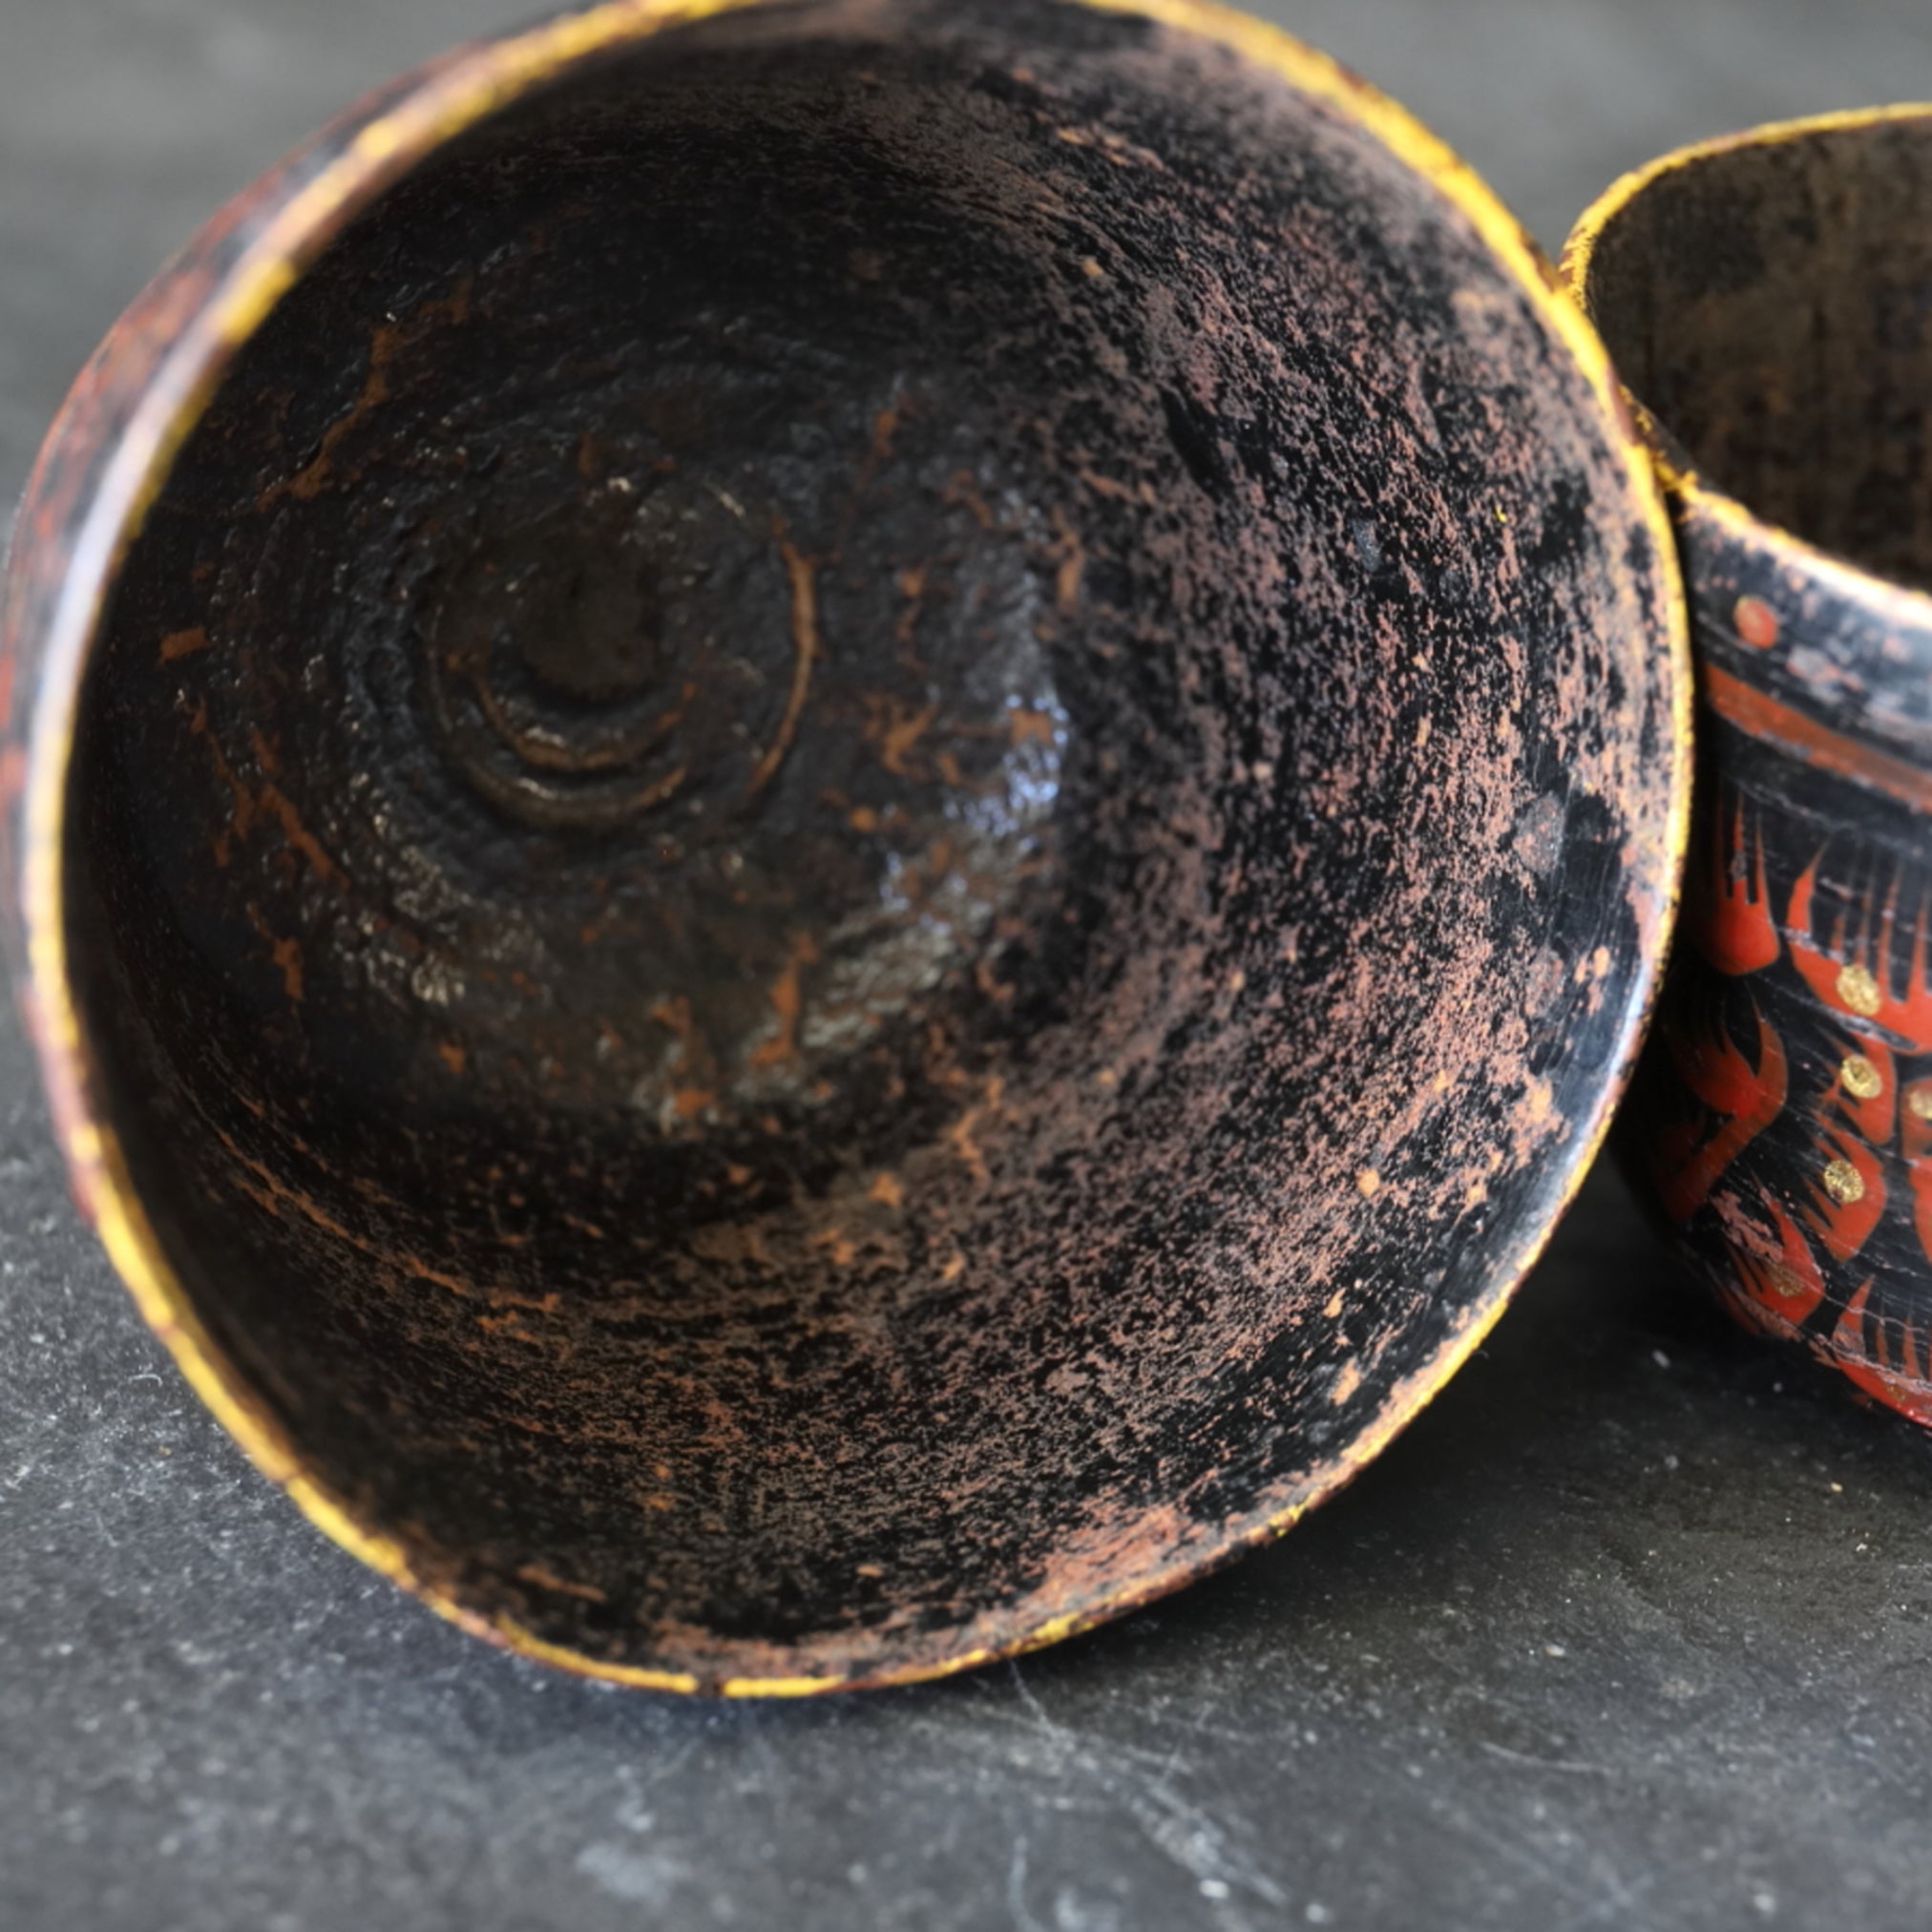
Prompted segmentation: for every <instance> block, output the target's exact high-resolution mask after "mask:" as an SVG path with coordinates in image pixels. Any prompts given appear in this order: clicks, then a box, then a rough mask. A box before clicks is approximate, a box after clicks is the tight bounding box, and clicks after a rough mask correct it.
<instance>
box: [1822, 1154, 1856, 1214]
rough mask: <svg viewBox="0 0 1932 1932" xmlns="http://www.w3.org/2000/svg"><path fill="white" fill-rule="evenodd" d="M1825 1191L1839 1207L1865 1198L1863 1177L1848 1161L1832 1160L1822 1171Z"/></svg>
mask: <svg viewBox="0 0 1932 1932" xmlns="http://www.w3.org/2000/svg"><path fill="white" fill-rule="evenodd" d="M1823 1178H1824V1184H1825V1192H1826V1193H1827V1194H1829V1195H1830V1196H1831V1197H1832V1199H1833V1200H1834V1201H1836V1202H1837V1203H1838V1206H1839V1207H1840V1208H1849V1207H1850V1206H1851V1205H1852V1203H1853V1202H1854V1201H1862V1200H1863V1199H1864V1198H1865V1183H1864V1177H1863V1176H1862V1175H1861V1174H1860V1173H1859V1170H1858V1169H1857V1168H1856V1167H1855V1166H1852V1164H1851V1163H1850V1162H1849V1161H1833V1162H1832V1163H1831V1164H1830V1165H1829V1166H1827V1167H1826V1168H1825V1171H1824V1177H1823Z"/></svg>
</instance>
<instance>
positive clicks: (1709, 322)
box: [1590, 116, 1932, 588]
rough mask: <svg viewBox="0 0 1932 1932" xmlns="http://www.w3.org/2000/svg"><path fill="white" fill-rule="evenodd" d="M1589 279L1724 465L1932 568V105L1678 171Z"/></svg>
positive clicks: (1716, 472) (1814, 530)
mask: <svg viewBox="0 0 1932 1932" xmlns="http://www.w3.org/2000/svg"><path fill="white" fill-rule="evenodd" d="M1590 284H1591V285H1590V301H1591V305H1592V311H1593V313H1594V316H1595V319H1596V322H1597V325H1598V327H1599V328H1600V329H1601V330H1602V332H1603V334H1604V337H1605V340H1606V341H1607V343H1608V345H1609V348H1610V353H1611V355H1612V356H1613V357H1614V358H1615V359H1616V362H1617V365H1618V368H1620V369H1621V370H1622V372H1623V375H1624V379H1625V380H1626V381H1627V382H1628V384H1629V385H1630V387H1631V389H1633V390H1634V391H1635V393H1636V394H1637V395H1638V396H1639V397H1641V398H1642V399H1643V401H1644V402H1645V403H1646V404H1647V405H1649V408H1650V410H1652V412H1653V413H1654V414H1655V415H1656V416H1657V417H1658V419H1659V420H1660V421H1661V422H1663V423H1664V424H1665V425H1666V427H1667V428H1669V429H1670V431H1672V433H1673V434H1674V435H1675V436H1676V437H1677V438H1678V440H1679V441H1680V442H1681V443H1682V444H1683V445H1684V447H1685V449H1686V450H1687V451H1689V452H1690V453H1691V457H1692V459H1693V461H1694V462H1695V463H1696V464H1697V466H1698V468H1699V469H1700V470H1703V471H1704V472H1706V473H1708V474H1709V475H1710V477H1711V478H1712V481H1713V482H1715V483H1716V484H1717V485H1718V486H1719V487H1720V488H1721V489H1723V490H1725V491H1726V492H1727V493H1729V494H1732V495H1733V496H1736V497H1738V498H1740V499H1741V500H1742V501H1743V502H1745V503H1747V504H1749V505H1750V506H1751V508H1752V509H1753V510H1754V511H1755V512H1757V513H1758V514H1759V515H1762V516H1765V517H1767V518H1769V519H1770V520H1771V521H1772V522H1775V523H1777V524H1781V525H1783V526H1784V527H1785V528H1787V529H1789V530H1792V531H1794V532H1795V533H1796V535H1798V536H1803V537H1805V538H1807V539H1808V540H1810V541H1811V542H1813V543H1817V544H1819V545H1821V546H1823V547H1824V548H1826V549H1828V550H1834V551H1837V552H1838V553H1840V554H1841V555H1843V556H1845V557H1850V558H1852V559H1853V560H1854V561H1856V562H1858V563H1859V564H1862V565H1863V566H1865V567H1866V568H1867V569H1869V570H1874V571H1877V572H1879V573H1880V574H1881V575H1884V576H1887V577H1892V578H1898V579H1901V580H1902V581H1904V582H1908V583H1912V584H1915V585H1918V586H1919V587H1921V588H1932V116H1928V117H1919V118H1905V119H1901V120H1898V121H1893V122H1879V123H1876V124H1873V125H1869V126H1862V127H1847V128H1839V129H1829V130H1824V131H1820V132H1817V133H1814V134H1807V135H1804V136H1800V137H1798V138H1796V139H1792V140H1785V141H1775V142H1771V143H1765V144H1757V145H1748V146H1744V147H1739V148H1736V149H1734V150H1732V151H1730V152H1725V153H1719V154H1715V155H1712V156H1710V157H1708V158H1700V159H1697V160H1695V161H1692V162H1691V163H1690V164H1688V165H1686V166H1684V167H1681V168H1677V169H1674V170H1672V171H1670V172H1669V173H1666V174H1664V175H1662V176H1660V177H1659V178H1658V179H1656V180H1655V181H1654V182H1653V183H1651V184H1650V185H1649V186H1648V187H1647V188H1646V189H1645V191H1644V193H1643V194H1642V195H1641V196H1639V197H1638V198H1637V199H1635V200H1633V201H1631V202H1630V203H1628V205H1627V206H1626V207H1625V208H1624V209H1623V210H1621V211H1620V212H1619V214H1618V215H1617V216H1616V218H1615V219H1614V220H1613V221H1611V222H1610V224H1609V225H1608V227H1607V229H1606V230H1605V232H1604V235H1603V237H1602V239H1601V241H1600V242H1599V244H1598V248H1597V252H1596V256H1595V259H1594V261H1593V263H1592V266H1591V276H1590Z"/></svg>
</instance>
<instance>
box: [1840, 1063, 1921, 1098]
mask: <svg viewBox="0 0 1932 1932" xmlns="http://www.w3.org/2000/svg"><path fill="white" fill-rule="evenodd" d="M1838 1079H1839V1080H1840V1081H1841V1082H1843V1083H1844V1089H1845V1091H1846V1092H1847V1093H1848V1094H1850V1095H1851V1096H1852V1098H1853V1099H1854V1100H1859V1101H1870V1100H1877V1099H1878V1097H1879V1095H1880V1093H1881V1092H1883V1090H1884V1085H1885V1082H1883V1081H1881V1080H1880V1078H1879V1069H1878V1068H1877V1067H1875V1066H1874V1065H1873V1064H1872V1062H1871V1061H1868V1060H1867V1059H1866V1058H1865V1056H1864V1055H1863V1054H1861V1053H1848V1054H1846V1056H1845V1063H1844V1065H1843V1066H1841V1067H1839V1069H1838ZM1915 1099H1916V1096H1915Z"/></svg>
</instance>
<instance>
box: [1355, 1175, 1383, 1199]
mask: <svg viewBox="0 0 1932 1932" xmlns="http://www.w3.org/2000/svg"><path fill="white" fill-rule="evenodd" d="M1381 1185H1382V1177H1381V1176H1380V1175H1379V1174H1378V1173H1376V1170H1375V1169H1374V1168H1373V1167H1364V1168H1363V1169H1362V1171H1361V1172H1360V1173H1359V1174H1357V1175H1356V1176H1355V1186H1356V1187H1359V1188H1360V1189H1361V1190H1362V1198H1363V1199H1364V1200H1366V1199H1367V1198H1368V1197H1369V1196H1370V1195H1371V1194H1373V1193H1374V1192H1375V1191H1376V1188H1377V1187H1380V1186H1381Z"/></svg>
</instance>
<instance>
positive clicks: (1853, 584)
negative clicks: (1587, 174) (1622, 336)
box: [1558, 100, 1932, 670]
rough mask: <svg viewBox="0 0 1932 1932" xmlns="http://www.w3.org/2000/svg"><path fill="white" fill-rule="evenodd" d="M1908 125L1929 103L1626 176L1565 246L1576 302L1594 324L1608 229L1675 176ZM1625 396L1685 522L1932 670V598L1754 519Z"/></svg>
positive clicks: (1738, 143)
mask: <svg viewBox="0 0 1932 1932" xmlns="http://www.w3.org/2000/svg"><path fill="white" fill-rule="evenodd" d="M1906 121H1924V122H1926V123H1927V124H1928V126H1932V100H1923V101H1898V102H1894V103H1891V104H1888V105H1885V106H1880V107H1862V108H1842V109H1838V110H1835V111H1834V112H1831V113H1829V114H1815V115H1798V116H1796V118H1793V119H1789V120H1775V121H1765V122H1762V123H1760V124H1759V125H1757V126H1755V127H1749V128H1743V129H1740V130H1738V131H1737V132H1735V133H1733V134H1726V135H1714V136H1710V137H1709V138H1707V139H1704V140H1698V141H1691V142H1688V143H1687V144H1686V145H1684V146H1683V147H1679V148H1672V149H1670V151H1669V152H1668V153H1665V154H1662V155H1659V156H1658V157H1657V158H1655V159H1654V160H1649V161H1646V162H1644V163H1643V164H1642V165H1641V166H1639V167H1635V168H1632V169H1630V170H1629V171H1628V173H1627V174H1623V175H1620V176H1619V177H1618V178H1617V179H1615V180H1614V181H1612V182H1611V183H1610V185H1609V186H1608V187H1607V188H1606V189H1605V190H1604V191H1603V193H1602V194H1601V195H1599V196H1598V197H1597V199H1596V200H1594V201H1592V202H1591V203H1590V204H1589V206H1588V207H1587V208H1586V209H1585V210H1584V212H1583V213H1582V214H1581V215H1580V216H1579V217H1578V218H1577V221H1576V225H1575V227H1573V228H1572V229H1571V230H1570V232H1569V237H1568V239H1567V240H1566V241H1565V242H1564V245H1563V253H1562V255H1561V257H1560V258H1559V262H1558V268H1559V272H1560V273H1561V274H1562V276H1563V278H1564V282H1565V285H1566V286H1567V287H1568V288H1569V290H1570V293H1571V296H1572V298H1573V299H1574V300H1575V301H1576V303H1577V304H1578V305H1579V306H1580V307H1581V308H1582V309H1583V311H1584V313H1585V314H1586V316H1587V317H1588V318H1589V319H1590V321H1591V323H1592V324H1593V325H1594V323H1595V321H1596V304H1597V296H1598V294H1599V291H1600V286H1601V284H1600V278H1599V277H1598V276H1597V274H1596V270H1597V267H1598V263H1597V256H1598V253H1599V251H1600V249H1601V247H1602V244H1603V242H1604V239H1605V237H1606V235H1607V233H1608V231H1609V229H1610V227H1611V225H1612V224H1613V223H1614V222H1615V221H1618V220H1619V218H1621V217H1622V216H1623V215H1624V214H1626V213H1627V212H1628V210H1629V209H1630V208H1631V207H1632V206H1633V205H1634V204H1635V203H1636V202H1637V201H1639V200H1642V199H1643V198H1644V196H1645V195H1647V194H1648V193H1649V191H1650V190H1651V189H1652V188H1653V187H1655V186H1656V185H1657V183H1658V182H1659V181H1661V180H1664V179H1666V178H1668V177H1670V176H1672V175H1678V174H1688V173H1690V172H1691V171H1692V170H1694V169H1697V168H1700V167H1702V166H1703V165H1704V164H1705V163H1707V162H1710V161H1713V160H1722V159H1724V158H1727V157H1729V156H1731V155H1735V154H1744V153H1749V152H1751V151H1753V150H1757V149H1764V148H1775V147H1785V146H1792V145H1796V143H1799V142H1802V141H1808V140H1813V139H1817V138H1818V137H1819V136H1828V135H1836V134H1856V133H1858V132H1859V131H1860V130H1863V129H1869V128H1879V127H1889V126H1894V125H1897V124H1899V123H1901V122H1906ZM1624 394H1625V400H1626V402H1627V403H1628V404H1629V406H1630V409H1631V413H1632V415H1633V416H1634V417H1635V418H1636V420H1637V422H1638V423H1639V425H1640V426H1641V427H1642V428H1643V430H1644V432H1645V434H1646V436H1647V438H1648V439H1649V444H1650V452H1651V456H1652V458H1653V460H1654V461H1655V463H1656V466H1657V470H1658V473H1659V474H1660V475H1661V476H1662V478H1663V480H1664V487H1665V490H1666V492H1667V494H1669V496H1670V498H1671V499H1672V500H1673V501H1675V502H1676V503H1678V504H1680V505H1682V506H1683V514H1684V515H1698V516H1701V517H1703V518H1704V519H1706V520H1707V521H1709V522H1710V523H1712V524H1713V525H1715V526H1716V527H1717V528H1718V529H1719V530H1721V531H1722V532H1723V533H1724V534H1725V535H1726V536H1729V537H1731V538H1732V539H1733V541H1735V542H1737V543H1740V544H1742V545H1744V546H1745V547H1746V548H1748V549H1750V550H1753V551H1754V552H1756V553H1758V554H1759V555H1762V556H1768V557H1774V558H1775V559H1776V560H1778V561H1780V562H1783V563H1787V564H1796V565H1797V566H1798V567H1800V568H1801V569H1803V571H1804V572H1805V573H1806V575H1807V576H1808V577H1811V578H1814V579H1816V580H1817V581H1818V582H1819V583H1821V584H1822V585H1824V586H1826V587H1827V588H1829V589H1830V590H1831V591H1832V592H1834V593H1835V594H1836V595H1837V596H1838V598H1840V599H1843V600H1844V601H1845V602H1847V603H1850V604H1853V605H1855V606H1857V607H1858V608H1859V609H1860V610H1862V611H1863V612H1865V613H1866V614H1867V615H1868V616H1869V617H1870V618H1871V619H1872V620H1873V621H1874V622H1875V623H1877V624H1880V625H1887V624H1891V625H1898V626H1900V627H1901V629H1902V630H1903V631H1904V632H1905V634H1906V636H1907V637H1908V638H1909V637H1914V636H1915V635H1916V636H1919V637H1922V638H1923V639H1924V640H1925V643H1924V646H1923V648H1922V651H1921V652H1920V654H1919V655H1920V658H1921V666H1920V667H1921V668H1922V669H1925V670H1932V591H1924V590H1920V589H1918V588H1916V587H1915V586H1913V585H1911V584H1907V583H1901V582H1899V581H1897V580H1896V579H1894V578H1889V577H1887V576H1885V575H1884V573H1883V572H1881V571H1876V570H1869V569H1867V568H1866V567H1865V566H1864V565H1863V564H1860V563H1857V562H1854V561H1853V559H1852V558H1851V557H1848V556H1845V555H1843V554H1842V553H1840V552H1838V551H1836V550H1834V549H1832V548H1831V547H1830V546H1829V545H1827V544H1822V543H1817V542H1814V541H1813V540H1812V539H1811V538H1810V537H1808V536H1800V535H1799V534H1798V533H1797V532H1796V531H1795V530H1793V529H1791V528H1790V527H1789V526H1788V525H1786V524H1783V523H1780V522H1778V521H1777V520H1776V519H1775V517H1771V516H1766V515H1761V514H1760V513H1759V512H1757V511H1755V510H1754V509H1753V508H1752V507H1751V505H1750V504H1749V503H1748V502H1746V501H1745V499H1744V498H1743V497H1742V496H1740V495H1738V494H1735V493H1734V492H1733V491H1729V490H1726V489H1724V488H1723V487H1722V486H1721V485H1720V484H1718V483H1715V482H1713V481H1712V478H1711V477H1710V475H1709V474H1708V473H1706V472H1704V471H1702V470H1700V469H1699V468H1698V467H1697V464H1696V462H1695V461H1694V459H1693V458H1692V457H1691V453H1690V452H1688V451H1687V450H1686V449H1685V448H1684V446H1683V445H1682V444H1681V443H1680V442H1679V441H1678V440H1677V437H1676V435H1675V433H1674V432H1673V431H1671V429H1670V425H1669V424H1668V423H1667V422H1665V420H1664V419H1663V418H1662V417H1661V416H1659V415H1658V414H1657V413H1656V411H1655V410H1651V409H1650V408H1649V405H1648V404H1647V403H1646V402H1645V401H1644V400H1643V398H1642V397H1641V396H1639V395H1637V394H1636V392H1635V391H1634V390H1632V389H1628V388H1627V389H1625V391H1624ZM1693 576H1694V574H1693ZM1693 588H1694V584H1693Z"/></svg>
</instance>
